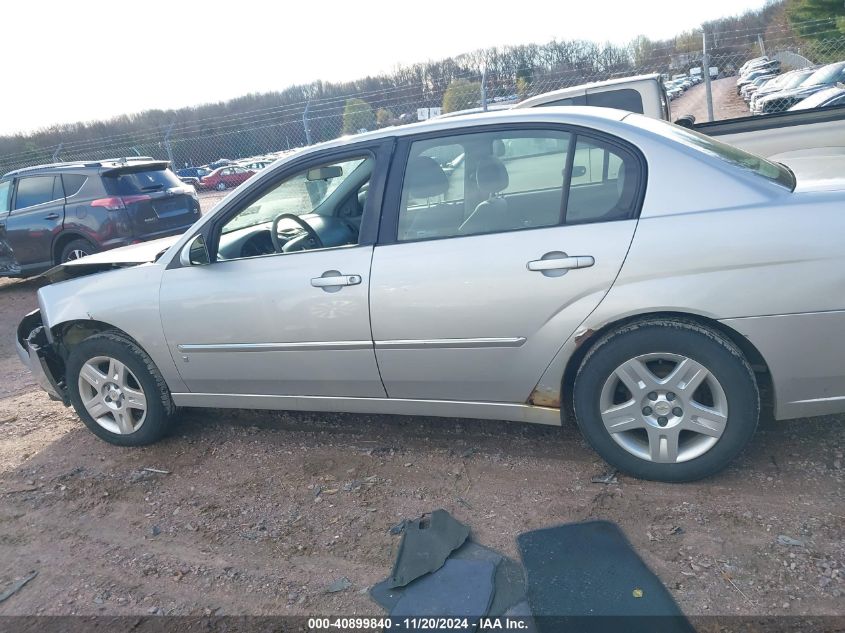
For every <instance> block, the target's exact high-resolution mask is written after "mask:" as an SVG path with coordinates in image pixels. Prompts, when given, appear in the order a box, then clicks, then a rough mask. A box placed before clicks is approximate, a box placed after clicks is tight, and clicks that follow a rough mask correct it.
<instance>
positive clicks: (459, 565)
mask: <svg viewBox="0 0 845 633" xmlns="http://www.w3.org/2000/svg"><path fill="white" fill-rule="evenodd" d="M495 570H496V565H495V564H494V563H493V562H491V561H489V560H466V559H449V560H447V561H446V563H445V564H444V565H443V566H442V567H441V568H440V569H438V570H437V572H436V573H433V574H428V575H426V576H423V577H422V578H419V579H417V580H416V581H414V582H413V583H411V584H410V585H408V586H407V587H405V588H404V591H403V592H402V596H401V597H400V598H399V600H398V601H397V602H396V604H395V605H394V606H393V608H392V609H391V610H390V617H391V619H392V621H393V623H394V628H396V626H395V625H396V624H399V630H401V622H402V621H403V620H404V619H405V618H421V617H428V616H437V617H442V618H461V619H462V618H467V620H468V622H469V623H470V625H471V626H470V628H468V629H463V630H469V631H472V630H475V627H476V625H477V624H478V620H479V619H480V618H481V617H483V616H485V615H486V614H487V612H488V610H489V608H490V603H491V601H492V599H493V576H494V573H495ZM432 630H435V631H438V630H440V629H438V628H433V629H432ZM444 630H445V629H444Z"/></svg>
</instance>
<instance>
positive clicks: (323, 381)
mask: <svg viewBox="0 0 845 633" xmlns="http://www.w3.org/2000/svg"><path fill="white" fill-rule="evenodd" d="M456 155H463V156H464V157H465V160H462V161H461V162H460V166H459V167H458V168H456V169H452V168H451V165H454V157H455V156H456ZM821 167H825V165H821ZM678 191H683V192H684V195H683V196H678ZM384 192H389V193H388V194H387V195H385V193H384ZM843 206H845V178H843V177H842V175H841V173H840V175H839V176H838V177H835V176H834V177H830V178H827V179H825V180H822V181H816V180H813V178H812V174H811V177H810V178H807V179H804V178H803V176H802V174H801V172H798V176H797V179H796V176H795V175H794V174H793V172H792V171H790V170H789V169H787V168H785V167H784V166H783V165H779V164H776V163H772V162H769V161H767V160H765V159H763V158H760V157H759V156H755V155H752V154H748V153H746V152H744V151H742V150H740V149H737V148H736V147H733V146H730V145H726V144H723V143H719V142H718V141H715V140H713V139H711V138H708V137H706V136H703V135H700V134H697V133H696V132H693V131H691V130H687V129H685V128H682V127H680V126H678V125H673V124H669V123H665V122H662V121H657V120H654V119H652V118H648V117H645V116H640V115H636V114H631V113H629V112H624V111H620V110H615V109H610V108H578V107H558V108H545V109H544V108H540V109H529V110H524V109H521V110H520V109H516V110H510V111H505V112H496V113H487V114H480V115H470V116H465V117H454V118H443V119H434V120H431V121H427V122H425V123H421V124H417V125H408V126H404V127H396V128H387V129H384V130H380V131H377V132H371V133H368V134H364V135H360V136H352V137H345V138H342V139H337V140H334V141H331V142H328V143H324V144H320V145H316V146H313V147H311V148H308V149H306V150H304V151H301V152H298V153H296V154H295V155H293V156H292V157H291V158H290V159H288V160H283V161H280V162H278V163H277V164H276V165H274V166H273V167H272V168H270V169H267V170H264V171H263V172H261V174H260V175H258V176H257V177H256V178H255V179H254V180H252V181H250V182H249V183H247V184H246V186H244V187H243V188H242V189H241V190H240V191H238V192H237V193H236V194H234V195H233V196H232V197H231V198H230V199H229V201H228V203H227V204H226V205H220V206H218V207H216V209H215V210H214V211H213V212H211V213H210V214H208V215H206V216H205V217H203V218H202V219H200V220H199V221H198V222H197V224H196V225H195V226H194V227H193V228H192V229H191V230H190V231H189V232H188V233H187V234H186V235H184V236H183V237H182V238H171V239H169V240H163V241H161V242H160V243H158V244H153V243H151V244H147V245H139V246H136V247H129V248H126V249H120V250H119V251H114V252H111V253H100V254H98V255H95V256H93V257H91V258H88V259H87V260H86V259H82V260H80V261H75V262H69V263H68V264H65V265H64V266H63V267H61V268H59V269H57V270H56V271H54V272H53V273H51V275H50V279H52V280H54V281H56V283H53V284H52V285H48V286H44V287H42V288H41V289H40V290H39V291H38V303H39V306H40V310H36V311H35V312H32V313H30V314H29V315H27V316H26V317H25V318H24V319H23V320H22V322H21V324H20V326H19V327H18V333H17V350H18V353H19V355H20V357H21V359H22V360H23V361H24V362H25V363H27V365H28V366H29V367H30V368H31V369H32V371H33V373H34V374H35V376H36V377H37V379H38V381H39V384H41V385H42V386H44V387H45V388H46V389H47V390H48V391H49V392H50V393H51V394H52V395H53V396H54V397H56V398H59V399H61V400H62V401H64V402H65V403H66V404H72V405H73V406H74V408H75V409H76V411H77V413H78V415H79V416H80V418H81V419H82V421H83V422H84V423H85V424H86V425H87V426H88V428H89V429H90V430H91V431H92V432H93V433H95V434H96V435H97V436H99V437H100V438H102V439H104V440H106V441H108V442H111V443H113V444H117V445H121V446H138V445H143V444H149V443H151V442H154V441H156V440H158V439H159V438H161V437H162V436H163V435H164V434H165V433H166V432H167V430H168V428H169V426H170V424H171V421H172V419H173V417H174V415H175V413H176V411H177V407H196V406H200V407H215V408H218V407H236V408H265V409H300V410H321V411H355V412H359V413H375V412H378V413H393V414H412V415H441V416H448V417H455V416H460V417H479V418H492V419H496V420H502V419H507V420H518V421H520V422H536V423H543V424H553V425H561V424H562V421H563V420H571V419H572V417H573V416H574V419H575V420H576V421H577V424H578V426H579V428H580V429H581V431H582V432H583V434H584V436H585V437H586V438H587V440H588V442H589V443H590V445H591V446H592V447H593V448H594V449H595V450H596V451H597V452H598V453H599V454H600V455H601V456H602V457H604V459H605V460H607V461H608V462H609V463H610V464H612V465H613V467H615V468H618V469H621V470H623V471H625V472H628V473H631V474H633V475H635V476H638V477H643V478H648V479H656V480H662V481H688V480H693V479H697V478H700V477H704V476H707V475H710V474H712V473H714V472H716V471H718V470H720V469H721V468H723V467H725V466H726V465H727V464H728V463H729V462H731V461H732V460H733V459H734V458H735V457H736V456H737V455H738V454H739V453H740V452H741V451H742V450H743V448H744V447H745V446H746V445H747V444H748V443H749V442H750V441H751V439H752V437H753V434H754V431H755V428H756V426H757V422H758V417H759V413H760V410H761V408H762V409H763V410H765V411H771V412H772V413H773V415H774V417H775V418H777V419H788V418H796V417H805V416H811V415H824V414H833V413H841V412H843V411H845V337H843V336H842V332H843V330H845V294H843V293H842V292H841V289H842V287H843V282H844V281H845V250H843V249H842V247H841V236H842V235H843V234H845V213H843V212H842V210H843ZM641 220H642V221H641ZM667 236H672V248H674V249H680V252H683V257H678V258H674V259H671V261H667V259H666V258H665V257H656V256H655V248H659V247H660V245H661V244H663V243H665V241H666V239H667ZM168 247H169V248H168ZM165 248H166V249H167V250H166V252H165V253H164V254H159V253H160V251H161V250H162V249H165ZM157 254H158V255H157ZM785 262H786V263H787V264H788V265H786V266H785V265H784V263H785ZM132 264H142V265H136V266H132ZM115 265H123V266H124V267H123V268H120V269H118V270H112V271H109V272H102V271H103V270H104V269H107V268H108V267H110V266H115ZM91 273H101V274H91ZM86 274H91V275H90V276H88V277H84V276H83V275H86ZM74 277H75V278H74ZM63 278H64V279H65V281H60V280H61V279H63ZM491 279H492V280H495V283H490V280H491ZM807 280H812V283H807ZM784 287H788V288H789V289H790V292H782V289H783V288H784ZM443 297H448V298H449V300H448V301H445V302H444V301H443ZM141 306H143V308H141ZM91 315H95V316H96V320H92V319H91ZM584 463H585V464H586V463H588V460H585V462H584Z"/></svg>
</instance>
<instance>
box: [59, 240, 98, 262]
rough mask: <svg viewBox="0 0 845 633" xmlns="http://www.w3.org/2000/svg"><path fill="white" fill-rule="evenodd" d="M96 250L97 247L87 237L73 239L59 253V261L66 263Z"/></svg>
mask: <svg viewBox="0 0 845 633" xmlns="http://www.w3.org/2000/svg"><path fill="white" fill-rule="evenodd" d="M96 252H97V248H96V247H95V246H94V245H93V244H92V243H91V242H89V241H88V240H86V239H82V238H79V239H76V240H71V241H70V242H68V243H67V244H65V245H64V247H63V248H62V252H61V254H60V255H59V263H60V264H64V263H65V262H69V261H72V260H74V259H79V258H81V257H85V256H86V255H91V254H92V253H96Z"/></svg>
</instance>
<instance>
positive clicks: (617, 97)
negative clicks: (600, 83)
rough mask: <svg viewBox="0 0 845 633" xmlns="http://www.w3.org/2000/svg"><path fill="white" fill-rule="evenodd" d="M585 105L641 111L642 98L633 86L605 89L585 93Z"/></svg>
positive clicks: (638, 112) (639, 112)
mask: <svg viewBox="0 0 845 633" xmlns="http://www.w3.org/2000/svg"><path fill="white" fill-rule="evenodd" d="M587 105H590V106H599V107H601V108H619V109H620V110H628V112H636V113H637V114H642V113H643V98H642V96H641V95H640V93H639V91H637V90H634V89H633V88H623V89H622V90H605V91H603V92H594V93H591V94H588V95H587Z"/></svg>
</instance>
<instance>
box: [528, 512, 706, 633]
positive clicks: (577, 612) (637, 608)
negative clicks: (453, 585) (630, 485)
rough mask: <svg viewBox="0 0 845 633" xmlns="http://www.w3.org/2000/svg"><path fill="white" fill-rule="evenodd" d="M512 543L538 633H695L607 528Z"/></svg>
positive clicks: (587, 527) (615, 531) (548, 533)
mask: <svg viewBox="0 0 845 633" xmlns="http://www.w3.org/2000/svg"><path fill="white" fill-rule="evenodd" d="M517 543H518V545H519V550H520V554H521V555H522V562H523V565H524V566H525V574H526V577H527V585H528V590H527V593H528V605H529V607H530V610H531V613H532V614H533V616H534V622H535V624H536V627H537V630H538V631H539V632H540V633H558V632H559V631H570V630H571V631H584V632H588V631H589V632H592V631H596V632H599V631H600V632H601V633H613V632H615V631H620V632H622V631H624V632H625V633H638V632H643V633H645V632H649V633H651V632H653V631H661V632H666V631H671V632H673V633H674V632H684V633H687V632H691V631H693V630H694V629H693V628H692V626H691V625H690V623H689V622H688V621H687V620H686V618H684V616H683V614H682V613H681V611H680V609H679V608H678V605H677V604H676V603H675V601H674V600H673V599H672V596H671V595H670V594H669V592H668V591H667V589H666V588H665V587H664V586H663V584H662V583H661V582H660V580H659V579H658V578H657V576H655V575H654V574H653V573H652V572H651V570H649V568H648V567H646V565H645V563H644V562H643V561H642V560H641V559H640V557H639V556H638V555H637V553H636V552H635V551H634V549H633V548H632V547H631V545H630V543H628V540H627V539H626V538H625V535H624V534H623V533H622V532H621V530H620V529H619V528H618V527H617V526H616V525H614V524H613V523H609V522H607V521H590V522H587V523H576V524H571V525H562V526H559V527H553V528H547V529H543V530H536V531H533V532H526V533H524V534H520V535H519V536H518V537H517ZM597 616H598V617H597Z"/></svg>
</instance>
